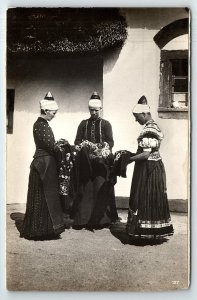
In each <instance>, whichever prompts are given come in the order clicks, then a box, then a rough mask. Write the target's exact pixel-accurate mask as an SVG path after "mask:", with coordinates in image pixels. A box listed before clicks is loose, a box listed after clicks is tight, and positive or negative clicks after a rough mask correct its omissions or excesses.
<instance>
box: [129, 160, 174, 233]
mask: <svg viewBox="0 0 197 300" xmlns="http://www.w3.org/2000/svg"><path fill="white" fill-rule="evenodd" d="M127 233H128V234H129V235H134V236H135V235H137V236H145V237H153V238H157V237H163V236H166V235H172V234H173V226H172V224H171V218H170V212H169V205H168V199H167V193H166V175H165V169H164V165H163V162H162V160H158V161H151V160H146V161H141V162H137V163H136V164H135V168H134V173H133V180H132V185H131V194H130V201H129V212H128V220H127Z"/></svg>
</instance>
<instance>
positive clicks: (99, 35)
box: [7, 8, 127, 53]
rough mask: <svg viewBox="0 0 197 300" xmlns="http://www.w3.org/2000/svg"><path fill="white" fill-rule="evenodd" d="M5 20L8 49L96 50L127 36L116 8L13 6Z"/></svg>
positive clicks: (116, 43) (123, 21)
mask: <svg viewBox="0 0 197 300" xmlns="http://www.w3.org/2000/svg"><path fill="white" fill-rule="evenodd" d="M7 20H8V22H7V24H8V27H7V48H8V51H9V52H11V53H43V52H47V53H54V52H57V53H80V52H81V53H84V52H99V51H101V50H104V49H107V48H110V47H116V46H121V45H122V44H123V43H124V41H125V39H126V37H127V31H126V22H125V19H124V18H123V16H122V15H121V14H120V12H119V9H117V8H13V9H9V10H8V15H7Z"/></svg>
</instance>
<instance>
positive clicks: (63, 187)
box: [55, 139, 77, 196]
mask: <svg viewBox="0 0 197 300" xmlns="http://www.w3.org/2000/svg"><path fill="white" fill-rule="evenodd" d="M55 151H56V158H57V165H58V177H59V194H60V195H64V196H68V195H69V192H70V181H71V171H72V169H73V162H74V161H75V158H76V155H77V153H76V151H75V149H74V146H71V145H70V144H69V142H68V141H67V140H65V139H60V140H58V141H57V142H56V143H55Z"/></svg>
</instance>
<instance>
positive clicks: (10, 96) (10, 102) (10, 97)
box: [6, 89, 15, 134]
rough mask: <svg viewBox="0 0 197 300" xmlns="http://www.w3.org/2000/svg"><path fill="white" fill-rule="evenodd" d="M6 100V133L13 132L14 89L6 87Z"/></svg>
mask: <svg viewBox="0 0 197 300" xmlns="http://www.w3.org/2000/svg"><path fill="white" fill-rule="evenodd" d="M6 96H7V102H6V112H7V134H12V133H13V125H14V100H15V90H14V89H7V95H6Z"/></svg>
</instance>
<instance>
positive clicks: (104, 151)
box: [76, 140, 112, 162]
mask: <svg viewBox="0 0 197 300" xmlns="http://www.w3.org/2000/svg"><path fill="white" fill-rule="evenodd" d="M83 147H87V148H88V150H89V158H90V159H91V160H96V161H97V162H103V160H106V159H109V158H111V156H112V152H111V150H110V148H109V144H108V143H107V142H103V143H92V142H89V141H87V140H84V141H83V142H82V143H81V144H79V145H77V146H76V149H77V150H80V149H82V148H83Z"/></svg>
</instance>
